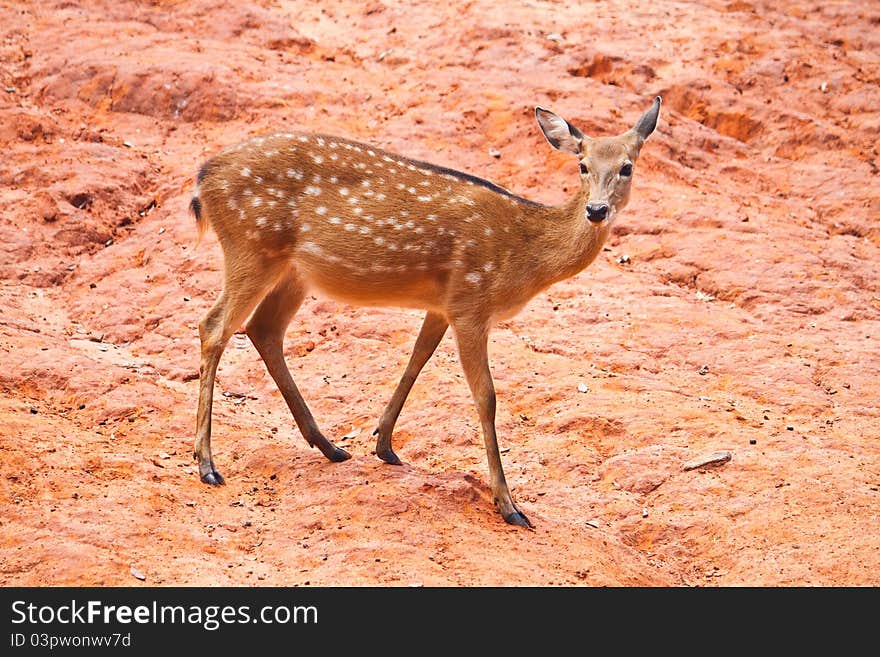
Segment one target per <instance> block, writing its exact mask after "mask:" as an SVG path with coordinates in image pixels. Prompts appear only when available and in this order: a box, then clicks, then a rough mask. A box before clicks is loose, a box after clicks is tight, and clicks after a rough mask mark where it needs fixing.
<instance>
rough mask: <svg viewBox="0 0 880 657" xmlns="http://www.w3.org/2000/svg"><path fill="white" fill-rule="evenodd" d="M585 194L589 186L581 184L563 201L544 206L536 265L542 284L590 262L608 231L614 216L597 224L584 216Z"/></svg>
mask: <svg viewBox="0 0 880 657" xmlns="http://www.w3.org/2000/svg"><path fill="white" fill-rule="evenodd" d="M589 195H590V190H589V186H588V185H586V184H584V185H581V187H580V189H579V190H578V191H577V193H576V194H575V195H574V197H573V198H571V199H570V200H569V201H568V202H567V203H565V204H563V205H560V206H553V207H549V208H547V209H546V210H547V211H546V214H545V217H544V219H543V221H542V222H541V223H542V226H543V229H544V230H543V231H542V233H543V234H542V238H543V239H542V240H541V242H542V244H541V248H540V249H539V250H538V263H537V265H538V267H537V268H536V269H537V270H539V271H540V272H541V273H540V276H541V278H542V279H544V280H543V281H542V283H544V287H546V286H548V285H551V284H553V283H555V282H557V281H560V280H563V279H565V278H569V277H571V276H574V275H575V274H577V273H578V272H580V271H581V270H582V269H584V268H585V267H586V266H587V265H589V264H590V263H591V262H593V260H595V259H596V256H598V255H599V253H600V252H601V250H602V245H603V244H604V243H605V240H606V239H607V238H608V235H609V234H610V232H611V224H612V222H613V221H614V217H611V218H609V219H606V220H605V221H602V222H601V223H598V224H595V223H592V222H590V221H589V220H588V219H587V217H586V206H587V200H588V198H589Z"/></svg>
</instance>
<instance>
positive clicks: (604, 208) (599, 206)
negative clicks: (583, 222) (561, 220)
mask: <svg viewBox="0 0 880 657" xmlns="http://www.w3.org/2000/svg"><path fill="white" fill-rule="evenodd" d="M607 216H608V204H607V203H588V204H587V219H589V220H590V221H592V222H594V223H599V222H600V221H602V220H603V219H604V218H605V217H607Z"/></svg>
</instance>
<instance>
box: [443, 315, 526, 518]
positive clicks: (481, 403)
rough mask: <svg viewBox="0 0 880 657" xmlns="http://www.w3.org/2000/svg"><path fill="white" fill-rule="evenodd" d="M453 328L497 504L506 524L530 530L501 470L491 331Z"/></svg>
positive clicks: (471, 326) (466, 326) (463, 326)
mask: <svg viewBox="0 0 880 657" xmlns="http://www.w3.org/2000/svg"><path fill="white" fill-rule="evenodd" d="M453 327H454V329H455V337H456V339H457V341H458V353H459V356H460V358H461V366H462V368H463V369H464V374H465V378H466V379H467V382H468V385H469V386H470V389H471V394H472V395H473V398H474V402H476V405H477V411H478V412H479V415H480V423H481V424H482V426H483V442H484V443H485V444H486V456H487V457H488V460H489V477H490V479H491V485H492V494H493V496H494V498H495V504H496V505H497V506H498V510H499V511H500V512H501V516H502V517H503V518H504V520H505V521H506V522H508V523H510V524H511V525H519V526H521V527H529V528H531V527H532V526H533V525H532V523H531V522H529V519H528V518H527V517H526V516H525V514H524V513H523V512H522V511H520V510H519V509H518V508H517V506H516V504H514V502H513V498H512V497H511V495H510V490H509V489H508V487H507V480H506V479H505V478H504V470H503V469H502V467H501V455H500V454H499V453H498V438H497V437H496V435H495V386H494V384H493V383H492V372H491V371H490V370H489V354H488V339H489V331H488V328H487V327H486V326H485V325H479V324H477V325H474V324H471V323H469V322H456V323H454V324H453Z"/></svg>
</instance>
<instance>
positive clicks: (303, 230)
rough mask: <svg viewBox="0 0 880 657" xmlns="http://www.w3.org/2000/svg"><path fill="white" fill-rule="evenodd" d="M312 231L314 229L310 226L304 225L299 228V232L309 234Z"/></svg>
mask: <svg viewBox="0 0 880 657" xmlns="http://www.w3.org/2000/svg"><path fill="white" fill-rule="evenodd" d="M311 229H312V227H311V225H310V224H303V225H302V226H300V227H299V232H301V233H308V232H309V231H310V230H311Z"/></svg>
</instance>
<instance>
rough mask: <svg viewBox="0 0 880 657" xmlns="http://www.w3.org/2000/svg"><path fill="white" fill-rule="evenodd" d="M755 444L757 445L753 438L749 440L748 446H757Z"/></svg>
mask: <svg viewBox="0 0 880 657" xmlns="http://www.w3.org/2000/svg"><path fill="white" fill-rule="evenodd" d="M757 444H758V441H757V440H755V439H754V438H749V445H757Z"/></svg>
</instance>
